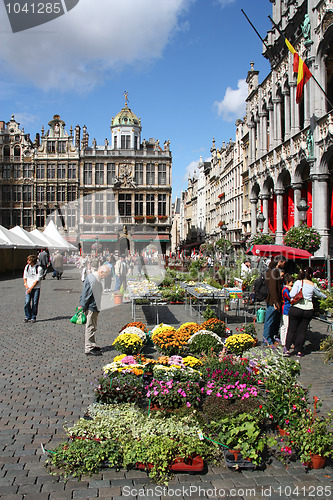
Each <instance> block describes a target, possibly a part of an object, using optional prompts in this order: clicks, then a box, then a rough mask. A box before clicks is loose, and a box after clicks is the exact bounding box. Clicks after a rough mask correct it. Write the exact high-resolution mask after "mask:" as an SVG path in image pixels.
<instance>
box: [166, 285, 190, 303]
mask: <svg viewBox="0 0 333 500" xmlns="http://www.w3.org/2000/svg"><path fill="white" fill-rule="evenodd" d="M184 295H185V290H184V289H183V288H181V287H180V286H178V285H173V286H172V287H170V288H163V289H162V297H163V299H165V300H169V301H170V302H182V301H183V300H184Z"/></svg>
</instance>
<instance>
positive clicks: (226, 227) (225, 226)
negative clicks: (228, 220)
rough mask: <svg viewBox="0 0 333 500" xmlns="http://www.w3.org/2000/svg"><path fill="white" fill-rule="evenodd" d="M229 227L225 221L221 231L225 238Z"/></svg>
mask: <svg viewBox="0 0 333 500" xmlns="http://www.w3.org/2000/svg"><path fill="white" fill-rule="evenodd" d="M227 229H228V226H227V224H225V223H224V224H223V226H222V227H221V233H222V237H223V238H225V237H226V234H227Z"/></svg>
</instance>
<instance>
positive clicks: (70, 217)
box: [67, 207, 76, 228]
mask: <svg viewBox="0 0 333 500" xmlns="http://www.w3.org/2000/svg"><path fill="white" fill-rule="evenodd" d="M75 226H76V213H75V208H68V207H67V227H68V228H71V227H75Z"/></svg>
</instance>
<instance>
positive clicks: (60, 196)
mask: <svg viewBox="0 0 333 500" xmlns="http://www.w3.org/2000/svg"><path fill="white" fill-rule="evenodd" d="M57 201H58V202H59V203H65V201H66V186H58V187H57Z"/></svg>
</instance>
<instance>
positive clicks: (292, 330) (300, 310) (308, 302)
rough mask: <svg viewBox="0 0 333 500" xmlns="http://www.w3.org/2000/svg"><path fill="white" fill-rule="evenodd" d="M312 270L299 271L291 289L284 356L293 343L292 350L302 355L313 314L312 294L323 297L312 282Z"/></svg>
mask: <svg viewBox="0 0 333 500" xmlns="http://www.w3.org/2000/svg"><path fill="white" fill-rule="evenodd" d="M312 275H313V270H312V268H311V267H308V268H307V269H306V270H305V271H300V272H299V275H298V279H297V281H295V283H294V285H293V287H292V289H291V291H290V297H291V307H290V309H289V326H288V333H287V340H286V352H285V356H290V355H291V353H290V347H291V346H292V345H293V344H294V351H295V353H296V355H297V356H298V357H299V358H300V357H302V356H304V342H305V337H306V331H307V328H308V325H309V323H310V321H311V319H312V316H313V302H312V298H313V296H315V297H318V298H323V299H324V298H325V297H326V295H324V294H323V293H322V292H320V291H319V290H318V288H317V286H316V285H315V284H314V283H313V282H312Z"/></svg>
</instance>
